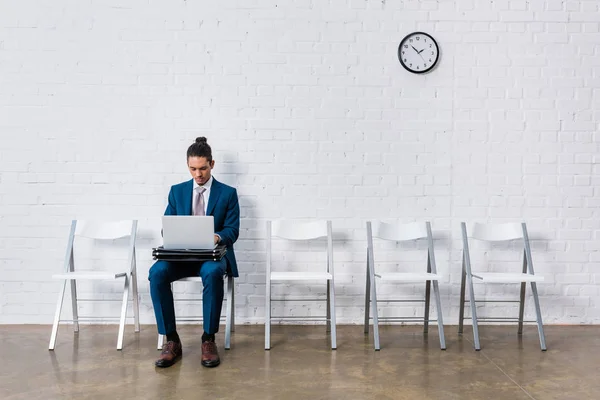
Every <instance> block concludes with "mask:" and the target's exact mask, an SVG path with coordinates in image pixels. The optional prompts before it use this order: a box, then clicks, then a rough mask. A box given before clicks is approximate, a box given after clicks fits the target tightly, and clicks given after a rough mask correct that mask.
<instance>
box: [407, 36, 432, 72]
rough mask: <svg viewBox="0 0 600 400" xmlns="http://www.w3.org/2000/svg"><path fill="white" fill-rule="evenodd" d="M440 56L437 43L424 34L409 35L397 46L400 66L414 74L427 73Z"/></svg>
mask: <svg viewBox="0 0 600 400" xmlns="http://www.w3.org/2000/svg"><path fill="white" fill-rule="evenodd" d="M439 56H440V51H439V47H438V44H437V42H436V41H435V39H434V38H433V37H431V35H429V34H427V33H425V32H413V33H409V34H408V35H406V36H405V37H404V39H402V41H401V42H400V46H398V59H399V60H400V64H402V66H403V67H404V68H405V69H406V70H408V71H410V72H413V73H415V74H422V73H425V72H429V71H431V70H432V69H433V67H435V65H436V64H437V61H438V59H439Z"/></svg>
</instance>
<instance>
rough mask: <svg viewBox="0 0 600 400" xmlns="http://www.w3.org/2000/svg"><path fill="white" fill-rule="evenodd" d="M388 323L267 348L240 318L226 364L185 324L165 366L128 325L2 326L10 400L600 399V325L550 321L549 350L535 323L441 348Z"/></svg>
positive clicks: (294, 337) (149, 336) (2, 390)
mask: <svg viewBox="0 0 600 400" xmlns="http://www.w3.org/2000/svg"><path fill="white" fill-rule="evenodd" d="M432 328H433V329H431V332H430V334H429V337H424V336H423V333H422V332H421V328H419V327H416V326H410V327H399V326H385V327H382V330H381V347H382V349H381V351H379V352H375V351H373V347H372V340H371V339H372V336H368V337H367V336H365V335H364V334H363V333H362V327H360V326H339V327H338V349H337V350H336V351H331V350H330V349H329V347H328V345H329V341H328V337H327V336H326V335H325V328H324V327H322V326H274V327H273V330H272V331H273V332H272V349H271V350H270V351H265V350H264V349H263V346H264V335H263V333H264V328H263V327H262V326H238V327H237V330H236V332H235V333H234V335H233V340H232V349H231V350H228V351H225V350H223V349H222V343H223V336H222V333H221V334H219V337H218V344H219V348H220V352H221V360H222V363H221V366H219V367H217V368H214V369H207V368H203V367H202V366H201V365H200V337H199V327H198V326H189V325H188V326H182V327H180V336H181V338H182V341H183V353H184V356H183V360H182V361H181V362H179V363H178V364H176V365H175V366H173V367H171V368H168V369H155V367H154V364H153V361H154V359H155V358H156V357H157V356H158V354H159V352H158V351H157V350H156V332H155V330H154V329H155V328H154V327H152V326H143V327H142V331H141V332H140V333H137V334H136V333H134V332H133V329H132V328H131V327H128V330H127V332H126V337H125V345H124V346H125V347H124V349H123V351H116V350H115V346H116V333H117V327H116V326H82V328H81V332H80V333H79V334H78V335H74V334H73V332H72V330H71V329H70V327H69V326H65V327H63V328H61V330H60V332H59V337H58V342H57V346H56V350H55V351H54V352H50V351H48V350H47V346H48V338H49V335H50V329H51V327H50V326H39V325H18V326H0V339H1V340H2V346H1V347H0V358H1V360H2V361H3V362H2V363H1V365H0V399H3V400H13V399H27V400H36V399H70V398H77V399H344V400H352V399H460V400H464V399H511V400H519V399H561V400H568V399H600V379H599V378H598V372H597V371H598V367H599V365H600V362H599V361H598V354H599V350H600V327H596V326H582V327H579V326H570V327H565V326H549V327H547V328H546V329H547V331H546V339H547V344H548V351H547V352H541V351H540V348H539V342H538V337H537V331H536V329H535V327H527V328H526V329H525V332H524V335H523V337H522V339H519V337H518V336H517V334H516V327H512V326H511V327H506V326H483V327H481V342H482V347H483V348H482V350H481V351H480V352H476V351H474V350H473V348H472V336H471V331H470V329H467V331H466V332H465V335H464V336H463V337H460V336H458V335H457V334H456V327H455V326H448V327H447V328H446V329H447V334H446V341H447V345H448V349H447V350H446V351H441V350H440V349H439V347H438V346H439V342H438V336H437V329H436V328H435V326H434V327H432Z"/></svg>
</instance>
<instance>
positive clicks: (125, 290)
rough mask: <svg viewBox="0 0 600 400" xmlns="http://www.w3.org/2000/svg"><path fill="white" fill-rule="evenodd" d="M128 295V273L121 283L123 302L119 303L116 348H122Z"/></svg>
mask: <svg viewBox="0 0 600 400" xmlns="http://www.w3.org/2000/svg"><path fill="white" fill-rule="evenodd" d="M128 297H129V275H125V283H124V285H123V304H122V305H121V320H120V321H119V336H118V339H117V350H122V349H123V335H124V334H125V318H126V317H127V303H128Z"/></svg>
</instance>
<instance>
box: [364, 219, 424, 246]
mask: <svg viewBox="0 0 600 400" xmlns="http://www.w3.org/2000/svg"><path fill="white" fill-rule="evenodd" d="M371 231H372V233H373V237H376V238H379V239H384V240H393V241H396V242H401V241H405V240H416V239H421V238H426V237H427V224H426V223H425V222H411V223H408V224H397V223H385V222H381V221H372V222H371Z"/></svg>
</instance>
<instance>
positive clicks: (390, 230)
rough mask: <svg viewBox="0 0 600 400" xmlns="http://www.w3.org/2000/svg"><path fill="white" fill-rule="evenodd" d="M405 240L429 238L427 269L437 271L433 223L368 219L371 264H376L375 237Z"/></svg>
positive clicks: (368, 244)
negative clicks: (403, 222)
mask: <svg viewBox="0 0 600 400" xmlns="http://www.w3.org/2000/svg"><path fill="white" fill-rule="evenodd" d="M374 237H375V238H378V239H383V240H388V241H395V242H403V241H408V240H417V239H422V238H427V271H428V272H433V273H437V267H436V264H435V253H434V251H433V234H432V232H431V223H430V222H429V221H427V222H411V223H407V224H401V223H385V222H381V221H367V257H368V262H369V264H370V265H372V266H373V268H375V265H374V254H373V253H374V250H373V248H374V246H373V238H374Z"/></svg>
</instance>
